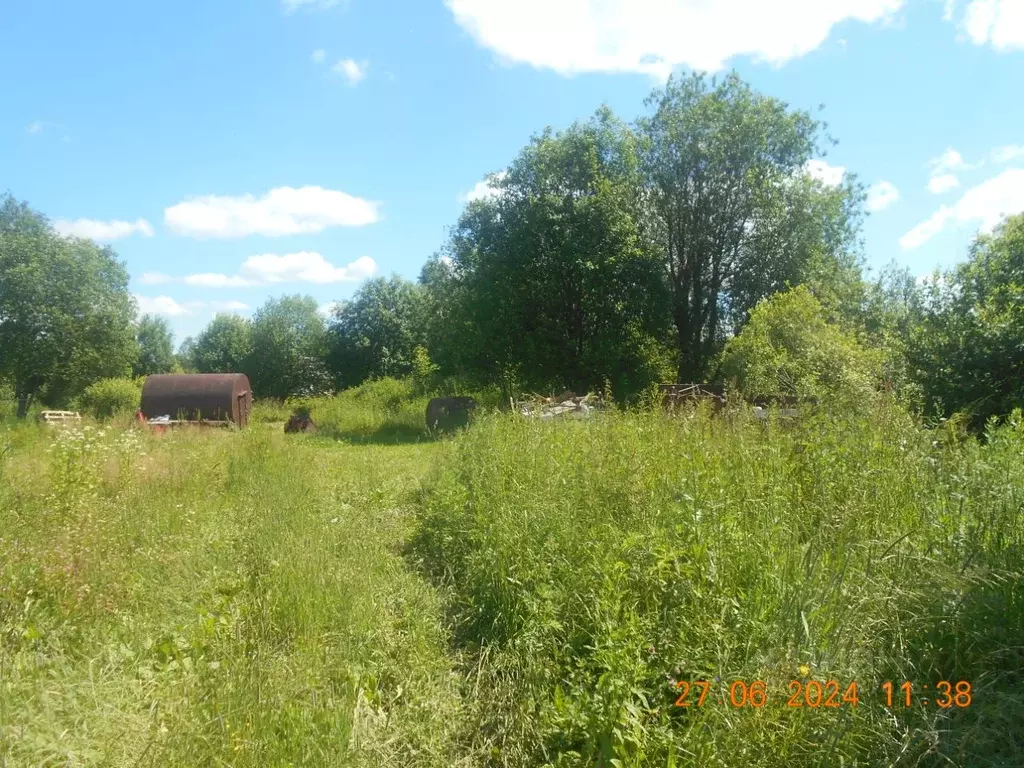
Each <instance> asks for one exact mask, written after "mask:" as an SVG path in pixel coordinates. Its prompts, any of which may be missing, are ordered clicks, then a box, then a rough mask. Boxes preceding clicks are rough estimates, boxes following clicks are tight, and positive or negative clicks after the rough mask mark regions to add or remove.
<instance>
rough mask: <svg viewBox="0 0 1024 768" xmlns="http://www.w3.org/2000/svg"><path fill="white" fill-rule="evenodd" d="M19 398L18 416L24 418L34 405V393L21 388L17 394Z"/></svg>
mask: <svg viewBox="0 0 1024 768" xmlns="http://www.w3.org/2000/svg"><path fill="white" fill-rule="evenodd" d="M17 398H18V418H19V419H24V418H25V417H26V416H28V409H29V406H31V405H32V393H31V392H25V391H24V390H21V391H19V392H18V394H17Z"/></svg>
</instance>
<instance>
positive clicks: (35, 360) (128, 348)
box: [0, 195, 137, 416]
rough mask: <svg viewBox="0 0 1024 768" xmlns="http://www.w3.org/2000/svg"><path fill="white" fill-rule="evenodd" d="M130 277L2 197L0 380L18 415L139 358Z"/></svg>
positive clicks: (106, 251) (103, 253) (97, 251)
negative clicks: (6, 384)
mask: <svg viewBox="0 0 1024 768" xmlns="http://www.w3.org/2000/svg"><path fill="white" fill-rule="evenodd" d="M134 316H135V306H134V301H133V300H132V297H131V294H129V292H128V272H127V270H126V269H125V267H124V265H123V264H122V263H121V262H120V261H118V260H117V258H116V255H115V254H114V252H113V251H112V250H111V249H110V248H106V247H100V246H97V245H96V244H95V243H93V242H91V241H89V240H81V239H77V238H63V237H60V236H59V235H57V234H56V233H55V232H53V230H52V229H51V228H50V226H49V223H48V222H47V220H46V219H45V217H43V216H42V215H41V214H39V213H36V212H35V211H33V210H32V209H30V208H29V207H28V205H27V204H25V203H19V202H17V201H16V200H15V199H14V198H13V197H11V196H10V195H6V196H4V197H3V198H2V199H0V377H2V376H6V377H7V378H8V379H9V380H10V381H11V382H12V384H13V387H14V390H15V396H16V398H17V400H18V413H19V415H20V416H24V415H25V413H26V412H27V409H28V407H29V406H30V404H31V402H32V400H33V399H34V398H36V397H39V398H40V399H42V400H43V401H44V402H47V403H49V404H58V403H62V402H66V401H67V400H68V399H70V398H71V397H73V396H75V395H77V394H78V393H80V392H81V391H82V390H84V389H85V387H86V386H87V385H88V384H89V383H91V382H92V381H95V380H97V379H100V378H105V377H117V376H125V375H127V374H128V373H130V371H131V363H132V361H133V360H134V359H135V357H136V354H137V347H136V344H135V334H134V329H133V319H134Z"/></svg>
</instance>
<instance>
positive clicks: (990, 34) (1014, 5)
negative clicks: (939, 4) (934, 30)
mask: <svg viewBox="0 0 1024 768" xmlns="http://www.w3.org/2000/svg"><path fill="white" fill-rule="evenodd" d="M950 15H952V14H950ZM960 27H961V29H962V30H963V31H964V32H965V33H966V35H967V37H969V38H970V40H971V42H972V43H974V44H975V45H991V46H992V47H993V48H995V49H996V50H997V51H1012V50H1015V49H1017V50H1019V49H1024V3H1021V2H1020V0H971V2H970V3H968V4H967V7H966V9H965V10H964V13H963V17H962V19H961V21H960Z"/></svg>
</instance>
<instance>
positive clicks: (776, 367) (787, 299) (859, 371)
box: [721, 286, 882, 402]
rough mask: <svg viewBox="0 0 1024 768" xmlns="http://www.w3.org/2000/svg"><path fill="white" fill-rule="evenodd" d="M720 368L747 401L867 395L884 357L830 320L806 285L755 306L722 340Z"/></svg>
mask: <svg viewBox="0 0 1024 768" xmlns="http://www.w3.org/2000/svg"><path fill="white" fill-rule="evenodd" d="M721 372H722V374H723V375H724V376H725V377H726V379H727V380H730V381H732V382H735V383H736V384H737V385H738V388H739V391H740V392H741V393H742V394H743V396H744V397H747V398H749V399H761V398H796V399H800V400H804V399H812V400H819V399H823V400H824V399H841V400H842V401H844V402H849V401H856V400H859V399H865V398H868V397H870V396H871V394H872V393H874V392H876V391H877V389H878V387H879V386H880V384H881V379H882V356H881V354H880V353H879V352H878V351H877V350H871V349H868V348H866V347H864V346H863V345H861V344H860V343H859V342H858V341H857V339H856V337H855V336H853V335H852V334H850V333H848V332H846V331H844V330H843V329H842V328H840V327H839V326H838V325H835V324H833V323H830V322H828V320H827V319H826V311H825V309H824V307H823V306H822V305H821V303H820V302H819V301H818V300H817V299H815V298H814V296H812V295H811V292H810V291H809V290H808V289H807V288H806V287H805V286H799V287H797V288H794V289H792V290H789V291H785V292H783V293H778V294H776V295H774V296H772V297H771V298H768V299H765V300H764V301H762V302H761V303H760V304H758V305H757V306H756V307H755V308H754V309H753V311H752V312H751V313H750V320H749V321H748V322H747V324H746V325H745V326H744V327H743V330H742V331H741V332H740V333H739V335H737V336H735V337H733V338H732V339H730V340H729V342H728V344H726V347H725V350H724V352H723V353H722V358H721Z"/></svg>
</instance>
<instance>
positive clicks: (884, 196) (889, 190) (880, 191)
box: [867, 181, 900, 213]
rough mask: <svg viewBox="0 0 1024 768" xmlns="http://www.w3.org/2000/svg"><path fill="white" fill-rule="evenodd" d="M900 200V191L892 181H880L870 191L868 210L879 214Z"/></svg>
mask: <svg viewBox="0 0 1024 768" xmlns="http://www.w3.org/2000/svg"><path fill="white" fill-rule="evenodd" d="M899 199H900V193H899V190H898V189H896V185H895V184H893V183H892V182H891V181H880V182H878V183H877V184H874V185H872V187H871V188H870V189H869V190H868V201H867V206H868V210H869V211H872V212H875V213H877V212H878V211H882V210H885V209H886V208H888V207H889V206H890V205H892V204H893V203H895V202H896V201H897V200H899Z"/></svg>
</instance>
